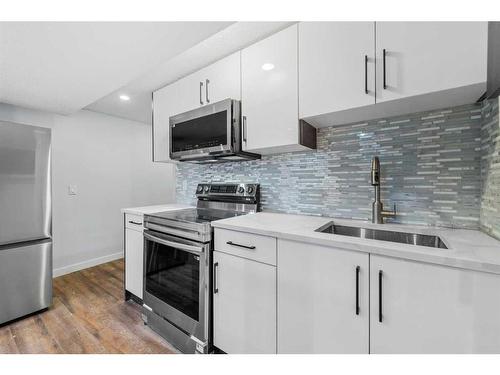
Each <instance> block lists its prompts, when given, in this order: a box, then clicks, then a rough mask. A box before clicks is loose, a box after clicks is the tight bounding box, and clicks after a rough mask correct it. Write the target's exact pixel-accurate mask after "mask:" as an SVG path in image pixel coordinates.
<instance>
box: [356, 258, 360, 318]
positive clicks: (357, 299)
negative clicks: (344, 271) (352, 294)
mask: <svg viewBox="0 0 500 375" xmlns="http://www.w3.org/2000/svg"><path fill="white" fill-rule="evenodd" d="M359 270H360V267H359V266H356V315H359Z"/></svg>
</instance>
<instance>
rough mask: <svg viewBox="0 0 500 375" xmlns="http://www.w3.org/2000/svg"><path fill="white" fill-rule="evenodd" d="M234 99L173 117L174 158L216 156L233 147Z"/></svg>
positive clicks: (171, 153)
mask: <svg viewBox="0 0 500 375" xmlns="http://www.w3.org/2000/svg"><path fill="white" fill-rule="evenodd" d="M234 103H236V102H234V101H232V100H230V99H227V100H223V101H221V102H218V103H215V104H211V105H207V106H205V107H201V108H198V109H196V110H193V111H189V112H185V113H182V114H179V115H176V116H173V117H171V118H170V156H171V158H172V159H182V158H193V157H199V156H200V155H206V156H208V155H216V154H224V153H228V152H231V150H232V142H231V141H232V123H233V119H234V118H235V117H234V116H235V113H238V114H239V111H237V110H235V108H234V107H235V105H234Z"/></svg>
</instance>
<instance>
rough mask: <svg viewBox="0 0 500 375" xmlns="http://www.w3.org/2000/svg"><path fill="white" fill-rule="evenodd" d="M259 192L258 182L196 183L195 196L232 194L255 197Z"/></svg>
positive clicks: (234, 195)
mask: <svg viewBox="0 0 500 375" xmlns="http://www.w3.org/2000/svg"><path fill="white" fill-rule="evenodd" d="M258 194H259V184H198V186H197V187H196V196H197V197H210V196H222V195H224V196H232V197H256V196H257V195H258Z"/></svg>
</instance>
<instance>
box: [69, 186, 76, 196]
mask: <svg viewBox="0 0 500 375" xmlns="http://www.w3.org/2000/svg"><path fill="white" fill-rule="evenodd" d="M68 195H76V185H68Z"/></svg>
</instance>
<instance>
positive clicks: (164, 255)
mask: <svg viewBox="0 0 500 375" xmlns="http://www.w3.org/2000/svg"><path fill="white" fill-rule="evenodd" d="M145 260H146V264H145V268H146V277H145V283H146V291H147V292H148V293H150V294H152V295H154V296H155V297H157V298H159V299H161V300H162V301H163V302H165V303H167V304H168V305H170V306H171V307H173V308H175V309H177V310H179V311H180V312H182V313H184V314H186V315H188V316H189V317H191V318H193V319H194V320H196V321H198V320H199V281H200V260H199V256H197V255H195V254H192V253H189V252H187V251H182V250H179V249H176V248H173V247H170V246H166V245H162V244H159V243H156V242H153V241H148V243H147V246H146V259H145Z"/></svg>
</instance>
